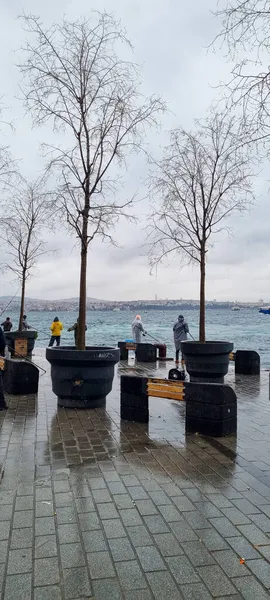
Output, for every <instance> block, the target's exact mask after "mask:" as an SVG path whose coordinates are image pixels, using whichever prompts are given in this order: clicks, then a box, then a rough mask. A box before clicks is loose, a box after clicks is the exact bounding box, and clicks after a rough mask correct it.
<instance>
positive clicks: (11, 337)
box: [5, 329, 37, 357]
mask: <svg viewBox="0 0 270 600" xmlns="http://www.w3.org/2000/svg"><path fill="white" fill-rule="evenodd" d="M5 338H6V341H7V344H8V346H9V348H8V349H9V351H10V352H11V356H12V357H13V356H14V349H15V340H21V339H24V340H25V339H26V340H27V356H29V357H31V356H32V352H33V350H34V346H35V341H36V338H37V331H36V330H35V329H24V330H23V331H8V332H5Z"/></svg>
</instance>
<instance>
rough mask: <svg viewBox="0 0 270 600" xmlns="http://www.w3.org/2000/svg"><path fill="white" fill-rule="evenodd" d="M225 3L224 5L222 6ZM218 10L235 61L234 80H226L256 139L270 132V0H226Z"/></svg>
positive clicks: (227, 89)
mask: <svg viewBox="0 0 270 600" xmlns="http://www.w3.org/2000/svg"><path fill="white" fill-rule="evenodd" d="M222 5H223V7H222ZM218 6H219V9H218V10H217V12H216V15H217V16H218V18H220V19H221V21H222V30H221V32H220V34H219V35H218V36H217V38H216V40H215V42H216V41H218V40H220V39H221V40H223V41H225V42H226V45H227V47H228V50H229V57H230V58H232V59H233V60H234V61H235V66H234V69H233V72H232V80H231V81H230V82H229V83H228V84H226V91H227V92H228V91H229V93H230V101H231V102H232V104H237V105H239V106H240V107H241V108H242V111H243V117H244V121H245V124H246V128H247V130H248V131H249V134H250V133H251V132H252V133H253V139H254V140H256V141H257V140H258V141H260V140H262V141H264V140H266V141H268V138H269V136H270V66H269V53H270V35H269V30H270V4H269V0H229V1H228V0H225V2H224V1H223V0H222V2H219V3H218Z"/></svg>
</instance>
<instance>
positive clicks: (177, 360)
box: [175, 350, 183, 362]
mask: <svg viewBox="0 0 270 600" xmlns="http://www.w3.org/2000/svg"><path fill="white" fill-rule="evenodd" d="M179 354H180V350H176V351H175V361H176V362H179ZM181 360H182V361H183V354H182V353H181Z"/></svg>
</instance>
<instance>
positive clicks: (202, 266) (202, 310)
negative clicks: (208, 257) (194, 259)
mask: <svg viewBox="0 0 270 600" xmlns="http://www.w3.org/2000/svg"><path fill="white" fill-rule="evenodd" d="M200 342H202V343H204V342H205V246H204V244H203V245H202V248H201V259H200Z"/></svg>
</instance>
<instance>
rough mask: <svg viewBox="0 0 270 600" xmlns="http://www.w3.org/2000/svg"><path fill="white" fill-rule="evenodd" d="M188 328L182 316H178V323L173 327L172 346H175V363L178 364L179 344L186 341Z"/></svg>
mask: <svg viewBox="0 0 270 600" xmlns="http://www.w3.org/2000/svg"><path fill="white" fill-rule="evenodd" d="M188 333H189V327H188V324H187V322H186V321H185V319H184V317H183V315H179V317H178V321H177V322H176V323H175V324H174V326H173V334H174V344H175V363H176V364H177V365H178V364H179V352H180V350H181V342H185V341H186V340H187V334H188Z"/></svg>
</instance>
